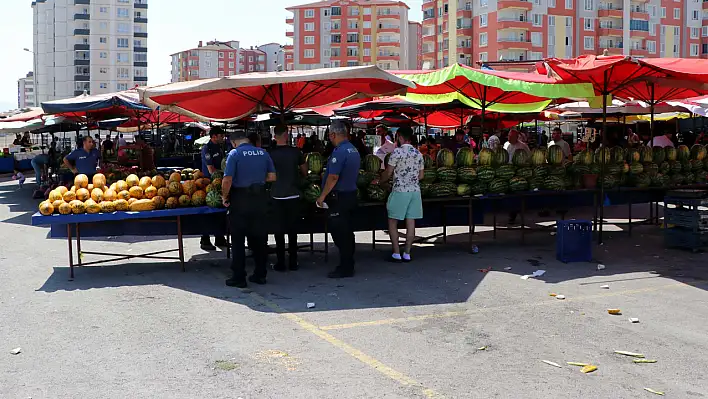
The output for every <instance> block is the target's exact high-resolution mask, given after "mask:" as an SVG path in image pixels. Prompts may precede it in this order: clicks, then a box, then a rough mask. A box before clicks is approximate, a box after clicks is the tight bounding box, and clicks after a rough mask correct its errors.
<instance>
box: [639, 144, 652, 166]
mask: <svg viewBox="0 0 708 399" xmlns="http://www.w3.org/2000/svg"><path fill="white" fill-rule="evenodd" d="M653 158H654V153H653V151H652V150H651V147H649V146H648V145H645V146H642V147H640V148H639V162H642V163H647V162H651V161H652V159H653Z"/></svg>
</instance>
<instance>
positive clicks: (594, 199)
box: [592, 193, 598, 232]
mask: <svg viewBox="0 0 708 399" xmlns="http://www.w3.org/2000/svg"><path fill="white" fill-rule="evenodd" d="M597 195H598V194H597V193H595V194H593V196H592V208H593V209H594V210H595V214H594V215H593V217H592V231H593V232H597Z"/></svg>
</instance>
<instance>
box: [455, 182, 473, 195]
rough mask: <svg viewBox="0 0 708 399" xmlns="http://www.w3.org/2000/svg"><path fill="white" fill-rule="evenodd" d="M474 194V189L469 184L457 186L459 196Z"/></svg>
mask: <svg viewBox="0 0 708 399" xmlns="http://www.w3.org/2000/svg"><path fill="white" fill-rule="evenodd" d="M471 193H472V187H470V185H469V184H460V185H458V186H457V195H459V196H460V197H464V196H466V195H470V194H471Z"/></svg>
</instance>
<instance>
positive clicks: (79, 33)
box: [74, 29, 91, 36]
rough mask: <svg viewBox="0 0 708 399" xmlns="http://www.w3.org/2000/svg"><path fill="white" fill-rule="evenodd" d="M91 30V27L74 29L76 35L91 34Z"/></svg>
mask: <svg viewBox="0 0 708 399" xmlns="http://www.w3.org/2000/svg"><path fill="white" fill-rule="evenodd" d="M90 34H91V30H90V29H74V35H86V36H88V35H90Z"/></svg>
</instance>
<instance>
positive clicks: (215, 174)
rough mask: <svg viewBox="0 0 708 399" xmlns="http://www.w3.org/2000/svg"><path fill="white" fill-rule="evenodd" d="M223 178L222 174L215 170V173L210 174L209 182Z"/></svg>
mask: <svg viewBox="0 0 708 399" xmlns="http://www.w3.org/2000/svg"><path fill="white" fill-rule="evenodd" d="M223 178H224V172H222V171H220V170H217V171H216V172H214V173H212V174H211V181H214V180H216V179H223Z"/></svg>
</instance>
